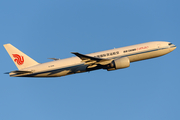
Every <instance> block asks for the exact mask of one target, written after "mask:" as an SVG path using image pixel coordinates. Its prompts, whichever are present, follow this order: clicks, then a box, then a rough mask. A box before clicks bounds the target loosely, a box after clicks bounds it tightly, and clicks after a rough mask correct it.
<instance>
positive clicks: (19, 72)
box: [4, 70, 33, 74]
mask: <svg viewBox="0 0 180 120" xmlns="http://www.w3.org/2000/svg"><path fill="white" fill-rule="evenodd" d="M9 73H16V74H24V73H33V72H32V71H22V70H15V71H11V72H6V73H4V74H9Z"/></svg>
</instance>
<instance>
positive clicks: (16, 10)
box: [0, 0, 180, 120]
mask: <svg viewBox="0 0 180 120" xmlns="http://www.w3.org/2000/svg"><path fill="white" fill-rule="evenodd" d="M179 4H180V2H179V1H178V0H109V1H108V0H76V1H74V0H61V1H58V0H49V1H48V0H29V1H23V0H16V1H14V0H6V1H5V0H3V1H0V15H1V19H0V34H1V35H0V43H1V47H0V49H1V68H0V71H1V79H0V119H1V120H59V119H61V120H92V119H93V120H99V119H101V120H102V119H103V120H112V119H113V120H132V119H133V120H170V119H172V120H179V119H180V114H179V113H180V104H179V101H180V95H179V93H180V87H179V86H180V74H179V70H180V69H179V67H180V64H179V61H180V56H179V53H180V51H179V44H180V16H179V13H180V7H179ZM157 40H158V41H169V42H172V43H174V44H175V45H176V46H177V49H176V50H175V51H173V52H171V53H169V54H167V55H165V56H162V57H159V58H154V59H150V60H145V61H140V62H135V63H132V64H131V66H130V67H129V68H126V69H122V70H116V71H110V72H107V71H105V70H97V71H92V72H90V73H81V74H75V75H69V76H65V77H58V78H17V77H15V78H13V77H9V76H8V75H6V74H3V73H5V72H9V71H12V70H16V69H17V68H16V66H15V65H14V63H13V62H12V60H11V59H10V57H9V55H8V54H7V52H6V51H5V49H4V47H3V44H6V43H11V44H13V45H14V46H16V47H17V48H19V49H20V50H21V51H23V52H24V53H26V54H27V55H29V56H30V57H32V58H33V59H35V60H36V61H38V62H40V63H43V62H48V61H50V60H49V59H47V58H51V57H55V58H61V59H63V58H68V57H72V56H74V55H72V54H71V53H70V52H80V53H83V54H88V53H92V52H98V51H103V50H108V49H112V48H114V47H115V48H118V47H123V46H129V45H133V44H138V43H143V42H149V41H157Z"/></svg>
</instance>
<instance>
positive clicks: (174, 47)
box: [170, 44, 176, 52]
mask: <svg viewBox="0 0 180 120" xmlns="http://www.w3.org/2000/svg"><path fill="white" fill-rule="evenodd" d="M175 49H176V46H175V45H174V44H172V45H171V47H170V52H171V51H173V50H175Z"/></svg>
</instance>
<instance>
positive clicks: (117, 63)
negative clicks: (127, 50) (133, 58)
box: [107, 57, 130, 71]
mask: <svg viewBox="0 0 180 120" xmlns="http://www.w3.org/2000/svg"><path fill="white" fill-rule="evenodd" d="M129 66H130V60H129V58H128V57H122V58H119V59H117V60H114V61H112V63H111V64H110V65H109V68H108V69H107V70H108V71H111V70H117V69H122V68H127V67H129Z"/></svg>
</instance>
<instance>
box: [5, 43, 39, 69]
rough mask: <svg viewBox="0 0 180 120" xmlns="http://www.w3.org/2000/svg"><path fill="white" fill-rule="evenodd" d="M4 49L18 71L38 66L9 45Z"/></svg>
mask: <svg viewBox="0 0 180 120" xmlns="http://www.w3.org/2000/svg"><path fill="white" fill-rule="evenodd" d="M4 47H5V49H6V51H7V52H8V54H9V56H10V57H11V59H12V60H13V62H14V63H15V65H16V66H17V68H18V69H19V70H21V69H24V68H27V67H31V66H34V65H37V64H39V63H38V62H36V61H35V60H33V59H32V58H30V57H29V56H27V55H26V54H24V53H23V52H21V51H20V50H18V49H17V48H15V47H14V46H13V45H11V44H5V45H4Z"/></svg>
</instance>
